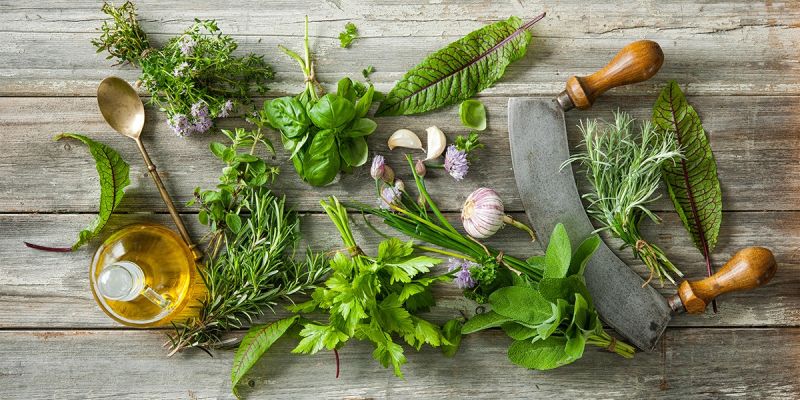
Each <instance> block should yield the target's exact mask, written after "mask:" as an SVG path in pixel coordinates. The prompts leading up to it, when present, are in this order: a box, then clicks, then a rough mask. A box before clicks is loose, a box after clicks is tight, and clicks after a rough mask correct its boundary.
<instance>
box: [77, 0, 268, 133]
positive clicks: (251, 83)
mask: <svg viewBox="0 0 800 400" xmlns="http://www.w3.org/2000/svg"><path fill="white" fill-rule="evenodd" d="M102 11H103V12H104V13H105V14H107V15H109V16H110V17H111V19H112V20H111V21H105V22H104V23H103V25H102V27H101V28H100V29H99V30H100V31H101V35H100V37H99V38H97V39H94V40H92V44H93V45H94V46H95V47H97V51H98V52H102V51H107V52H108V53H109V56H108V58H116V59H117V61H118V62H119V63H120V64H121V63H131V64H134V65H138V66H140V67H141V69H142V75H141V78H140V80H141V82H142V84H143V85H144V87H145V88H146V89H147V91H148V92H149V93H150V95H151V99H150V103H151V104H154V105H156V106H157V107H159V108H160V109H161V110H162V111H166V113H167V115H168V117H169V118H168V121H167V122H168V123H169V125H170V127H171V128H172V129H173V131H175V133H176V134H178V135H181V136H187V135H190V134H193V133H203V132H207V131H208V130H210V129H211V127H212V126H213V121H214V119H216V118H224V117H227V116H229V115H230V114H231V113H232V112H233V111H234V109H236V108H237V107H238V106H240V105H243V104H249V103H251V101H252V100H251V97H250V94H251V93H253V92H256V93H259V94H264V93H265V92H266V90H267V82H269V81H270V80H271V79H272V78H273V75H274V74H273V71H272V68H270V66H269V65H267V63H266V62H264V59H263V57H262V56H257V55H255V54H246V55H244V56H242V57H239V56H234V55H233V53H234V51H236V49H237V47H238V45H237V43H236V41H235V40H234V39H233V38H231V37H230V36H227V35H223V34H222V32H221V31H220V29H219V27H218V26H217V24H216V22H215V21H213V20H204V21H201V20H195V23H194V25H192V26H191V27H190V28H189V29H187V30H186V31H185V32H183V33H182V34H180V35H178V36H176V37H173V38H171V39H169V40H168V41H167V42H166V44H164V46H163V47H161V48H153V47H151V46H150V42H149V41H148V39H147V35H145V33H144V32H143V31H142V29H141V27H140V26H139V23H138V21H137V19H136V8H135V6H134V5H133V4H132V3H131V2H126V3H125V4H123V5H122V6H120V7H114V6H113V5H111V4H108V3H106V4H104V5H103V8H102Z"/></svg>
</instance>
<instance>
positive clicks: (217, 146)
mask: <svg viewBox="0 0 800 400" xmlns="http://www.w3.org/2000/svg"><path fill="white" fill-rule="evenodd" d="M208 147H209V148H210V149H211V153H212V154H214V155H215V156H217V158H219V159H220V160H222V158H223V157H224V154H225V149H227V148H228V146H225V145H224V144H222V143H219V142H211V143H210V144H209V145H208Z"/></svg>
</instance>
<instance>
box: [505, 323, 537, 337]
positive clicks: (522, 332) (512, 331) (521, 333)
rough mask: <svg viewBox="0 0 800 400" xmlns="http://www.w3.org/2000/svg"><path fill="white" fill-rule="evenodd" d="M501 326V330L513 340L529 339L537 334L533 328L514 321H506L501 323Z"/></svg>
mask: <svg viewBox="0 0 800 400" xmlns="http://www.w3.org/2000/svg"><path fill="white" fill-rule="evenodd" d="M502 328H503V332H505V333H506V335H508V337H510V338H512V339H514V340H525V339H530V338H532V337H534V336H537V335H538V334H539V333H538V332H537V330H536V329H535V328H531V327H528V326H525V325H522V324H518V323H516V322H506V323H505V324H503V325H502Z"/></svg>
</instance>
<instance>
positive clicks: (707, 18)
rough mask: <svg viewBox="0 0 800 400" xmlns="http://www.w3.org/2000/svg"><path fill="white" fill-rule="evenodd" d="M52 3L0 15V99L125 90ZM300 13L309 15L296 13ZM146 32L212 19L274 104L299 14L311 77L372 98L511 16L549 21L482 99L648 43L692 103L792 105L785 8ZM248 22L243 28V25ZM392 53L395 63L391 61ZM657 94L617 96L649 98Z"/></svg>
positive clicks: (501, 11) (596, 11) (155, 15)
mask: <svg viewBox="0 0 800 400" xmlns="http://www.w3.org/2000/svg"><path fill="white" fill-rule="evenodd" d="M77 3H78V4H74V3H72V2H63V3H62V2H56V4H54V5H52V6H51V5H49V4H48V5H47V6H42V7H37V6H34V7H30V6H29V5H28V4H24V3H16V4H15V3H12V4H3V5H0V7H2V9H3V12H2V13H0V43H2V45H0V56H2V57H3V58H4V60H5V61H4V63H3V65H2V66H1V67H0V94H3V95H17V96H19V95H35V96H52V95H82V96H91V95H93V94H94V92H95V85H96V84H97V82H98V81H99V80H100V79H102V78H103V77H105V76H107V75H109V74H121V75H123V76H124V77H126V78H129V79H133V78H134V77H135V76H136V72H135V71H133V70H130V69H123V70H122V71H120V69H118V68H112V67H111V66H110V64H111V62H109V61H107V60H105V59H104V57H105V56H104V55H100V54H95V51H94V48H93V47H92V46H91V44H90V43H89V41H90V39H91V38H93V37H94V36H96V33H94V32H95V29H96V28H97V27H99V26H100V24H101V23H102V18H103V15H102V13H101V12H100V11H99V5H98V3H96V2H91V1H85V2H77ZM304 3H306V4H304ZM137 4H138V5H139V8H140V15H141V18H142V19H143V20H144V22H143V25H144V28H145V30H147V31H148V32H152V33H153V35H152V38H153V40H154V41H155V42H163V41H164V40H166V39H167V38H168V37H169V36H170V35H172V34H175V33H177V32H180V31H181V30H182V29H184V28H185V27H187V26H188V25H189V24H190V23H191V21H192V20H193V19H194V17H200V18H216V19H217V20H218V21H219V22H220V25H221V27H222V29H223V30H224V31H225V32H228V33H231V34H234V35H235V36H236V38H237V39H238V40H239V42H240V43H241V49H242V50H245V51H254V52H257V53H261V54H264V55H265V56H266V59H267V60H268V61H269V62H270V63H272V64H273V65H274V66H275V68H276V70H277V72H278V73H279V75H280V78H281V82H280V83H277V84H276V85H274V88H273V89H274V92H275V93H276V94H277V93H281V94H282V93H294V92H296V91H297V90H298V88H299V86H300V84H301V83H302V78H301V77H300V75H299V74H298V71H297V68H296V66H295V65H294V64H293V63H292V62H291V60H289V59H288V58H287V57H285V56H283V54H282V53H280V52H278V51H277V50H276V45H277V44H285V45H286V44H288V45H290V46H297V45H299V43H300V38H299V35H300V33H301V32H302V15H301V13H298V12H297V11H296V10H306V12H309V13H310V17H311V20H312V22H313V23H312V27H311V33H312V34H313V35H314V40H313V45H314V50H315V52H316V54H317V56H318V72H319V77H320V78H321V79H322V80H323V81H326V82H329V83H331V82H335V81H336V80H338V78H340V77H341V76H342V75H344V74H350V75H355V76H359V72H360V71H361V70H362V69H363V68H364V67H366V66H367V64H372V65H374V66H375V68H376V70H377V73H376V74H374V75H373V77H372V79H373V80H374V81H375V82H376V83H377V86H378V88H379V89H381V90H386V89H388V88H389V87H391V84H392V82H393V81H395V80H397V79H399V78H400V77H401V76H402V74H403V73H404V72H405V71H406V70H407V69H408V68H410V67H411V66H413V65H415V64H416V63H418V62H419V61H420V60H421V56H422V55H423V54H425V53H429V52H432V51H435V50H437V49H439V48H441V47H442V46H444V45H445V44H447V43H449V42H451V41H453V40H455V39H456V38H458V37H461V36H463V35H464V34H466V33H468V32H470V31H472V30H474V29H477V28H478V27H480V26H482V25H483V24H485V23H487V22H493V21H496V20H499V19H505V18H507V17H508V16H509V15H512V14H515V15H520V16H522V17H523V18H525V17H532V16H533V15H535V14H538V13H539V12H540V10H546V11H548V13H549V17H548V18H546V19H545V20H544V21H542V22H540V23H539V24H538V25H537V26H536V28H534V35H535V36H536V40H535V42H534V44H533V46H532V50H531V51H530V53H531V54H529V56H528V57H526V58H525V59H524V60H521V61H519V62H517V63H515V64H514V65H512V66H511V67H510V68H509V71H508V74H507V77H506V78H505V79H503V81H502V82H500V83H498V84H497V85H496V86H495V87H494V88H492V89H489V90H487V92H486V93H488V94H495V95H504V96H505V95H518V94H551V93H553V92H556V91H558V90H560V89H561V88H562V87H563V81H564V80H565V78H566V76H568V75H571V74H576V73H578V74H585V73H588V72H591V71H592V70H594V69H596V68H598V67H599V65H600V64H602V63H604V62H605V61H607V60H608V58H609V57H610V55H611V54H612V53H613V52H615V51H616V50H618V49H619V48H620V47H622V46H623V45H624V44H625V43H627V42H628V41H630V40H632V38H649V39H654V40H657V41H659V42H660V43H661V45H662V46H663V47H664V50H665V54H666V59H667V63H666V64H665V66H664V68H663V69H662V72H661V74H660V78H659V79H669V78H675V77H680V79H681V80H682V83H683V84H685V85H688V90H689V92H690V93H695V94H765V93H771V94H800V80H798V77H800V66H798V55H799V53H798V51H797V48H796V46H795V44H796V43H797V42H798V39H800V29H797V28H798V26H800V7H798V6H797V4H796V3H794V2H786V3H777V4H772V2H768V3H766V4H758V3H755V2H749V1H744V0H740V1H738V2H734V3H723V2H720V3H712V4H700V3H697V4H687V3H685V2H681V1H669V2H658V3H638V2H627V3H618V4H603V5H600V4H592V5H591V6H588V7H587V5H586V3H585V2H582V1H578V0H571V1H565V2H558V3H548V2H537V3H535V4H527V3H526V4H524V5H523V4H522V3H515V2H507V3H503V4H499V3H496V2H493V3H492V4H491V6H489V5H488V4H487V3H485V2H467V3H454V2H442V3H433V4H430V3H427V2H417V3H411V4H408V3H406V2H403V3H402V4H400V3H392V2H387V3H385V4H372V5H365V4H363V2H359V1H352V0H351V1H338V0H337V1H329V2H326V3H324V4H322V5H318V4H317V2H313V1H308V2H290V3H288V4H286V3H283V2H279V3H270V4H269V5H268V6H265V5H264V4H262V3H259V2H246V3H244V4H242V5H241V6H238V5H237V7H234V8H231V7H226V6H221V5H217V4H216V3H214V2H200V4H194V3H193V4H192V7H186V6H185V4H181V5H179V4H172V5H164V4H160V3H159V4H155V3H152V4H151V3H148V2H138V3H137ZM242 10H247V14H248V15H247V16H244V17H243V16H242V15H241V14H242ZM349 20H352V21H354V22H356V23H357V25H358V27H359V30H360V32H361V35H362V38H361V39H360V40H359V41H358V42H357V43H356V44H355V45H354V47H353V48H352V49H350V50H347V49H341V48H339V47H338V39H337V37H336V36H337V35H338V33H339V32H340V31H341V30H342V27H343V25H344V23H345V22H346V21H349ZM387 49H391V54H387ZM658 82H659V81H655V82H654V83H648V84H643V85H637V86H634V87H631V88H627V89H623V90H622V92H623V93H630V94H642V93H650V94H652V93H655V90H656V88H657V87H658Z"/></svg>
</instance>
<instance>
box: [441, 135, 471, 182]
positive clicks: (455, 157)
mask: <svg viewBox="0 0 800 400" xmlns="http://www.w3.org/2000/svg"><path fill="white" fill-rule="evenodd" d="M444 169H445V170H446V171H447V172H448V173H449V174H450V176H452V177H453V178H454V179H455V180H457V181H460V180H462V179H464V176H466V175H467V171H469V161H468V160H467V153H465V152H463V151H461V150H459V149H457V148H456V146H455V145H452V144H451V145H450V146H447V153H445V155H444Z"/></svg>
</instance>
